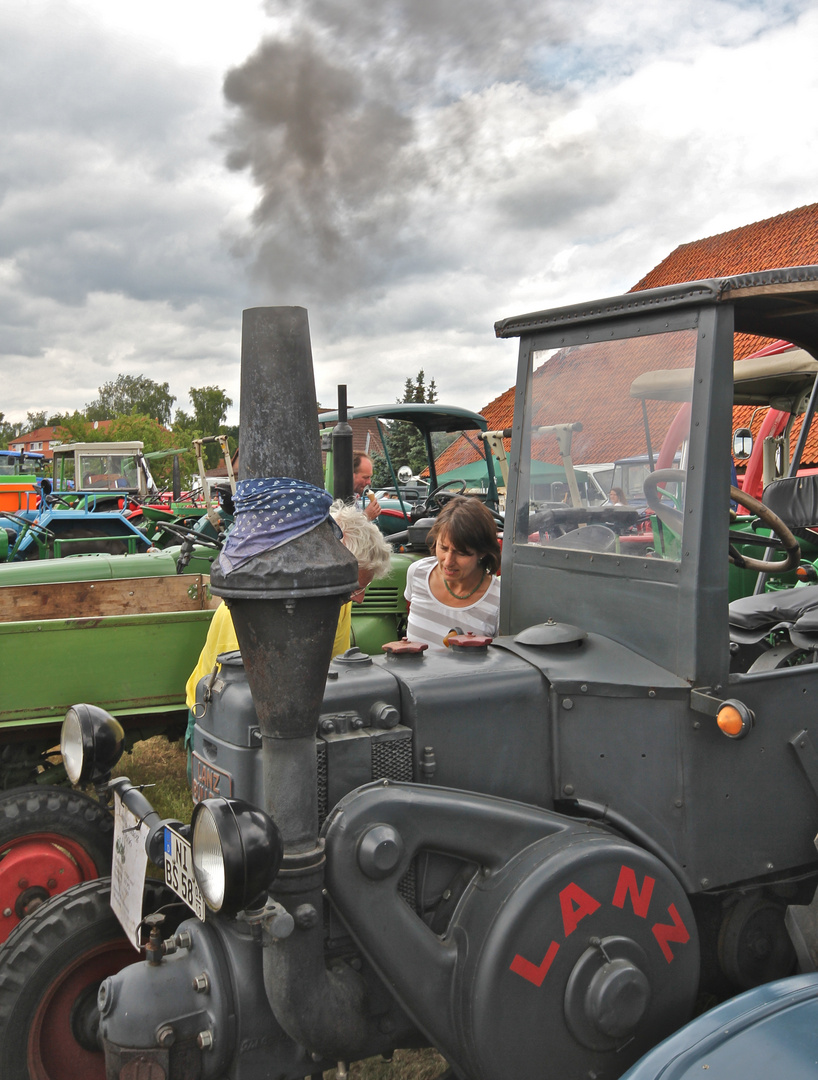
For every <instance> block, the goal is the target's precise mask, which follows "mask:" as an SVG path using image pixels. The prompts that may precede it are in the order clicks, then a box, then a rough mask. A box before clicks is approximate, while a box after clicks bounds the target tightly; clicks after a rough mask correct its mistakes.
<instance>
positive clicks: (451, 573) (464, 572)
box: [435, 532, 482, 585]
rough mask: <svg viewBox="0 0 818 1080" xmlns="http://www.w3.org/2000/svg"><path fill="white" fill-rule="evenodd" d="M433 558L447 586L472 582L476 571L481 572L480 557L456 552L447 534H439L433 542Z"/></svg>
mask: <svg viewBox="0 0 818 1080" xmlns="http://www.w3.org/2000/svg"><path fill="white" fill-rule="evenodd" d="M435 557H436V558H437V565H438V567H439V568H440V572H441V574H443V578H444V580H445V581H447V582H448V583H449V585H456V584H457V583H458V582H465V581H469V582H472V583H473V582H474V579H475V578H476V576H477V571H478V570H482V567H481V566H480V556H479V555H476V554H475V553H474V552H465V551H458V550H457V549H456V548H455V547H453V546H452V543H451V541H450V540H449V534H448V533H447V532H441V534H440V535H439V536H438V538H437V540H436V542H435Z"/></svg>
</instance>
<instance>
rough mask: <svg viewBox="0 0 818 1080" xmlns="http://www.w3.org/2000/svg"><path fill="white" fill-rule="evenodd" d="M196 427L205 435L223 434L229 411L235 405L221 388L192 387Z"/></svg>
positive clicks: (191, 395)
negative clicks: (223, 425) (222, 430)
mask: <svg viewBox="0 0 818 1080" xmlns="http://www.w3.org/2000/svg"><path fill="white" fill-rule="evenodd" d="M189 393H190V400H191V401H192V402H193V419H194V423H195V426H196V427H197V428H198V429H199V431H201V432H203V433H204V434H205V435H219V434H221V425H222V424H223V423H224V421H225V420H226V419H227V410H228V409H229V408H230V406H231V405H232V404H233V401H232V399H231V398H229V397H228V396H227V394H225V392H224V390H222V388H221V387H220V386H200V387H199V388H198V389H196V387H194V386H191V388H190V391H189Z"/></svg>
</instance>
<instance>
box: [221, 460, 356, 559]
mask: <svg viewBox="0 0 818 1080" xmlns="http://www.w3.org/2000/svg"><path fill="white" fill-rule="evenodd" d="M233 504H234V506H235V508H236V514H235V525H234V526H233V528H232V529H231V530H230V533H229V534H228V536H227V541H226V542H225V545H224V548H223V549H222V553H221V555H220V556H219V565H220V566H221V568H222V571H223V572H224V574H225V575H227V574H229V573H230V572H231V571H233V570H237V569H238V568H239V567H240V566H243V565H244V563H246V562H247V561H248V560H249V559H252V558H253V556H254V555H259V554H260V553H261V552H262V551H272V550H273V549H274V548H277V547H281V546H282V545H283V544H288V543H289V542H290V540H295V538H296V537H298V536H303V535H304V533H308V532H310V531H311V530H312V529H315V528H317V527H318V526H319V525H320V524H321V522H322V521H326V519H327V517H329V508H330V506H331V505H332V497H331V496H330V495H329V494H328V493H327V492H326V491H324V489H323V488H319V487H315V486H314V485H313V484H307V483H305V482H304V481H303V480H291V479H290V478H289V477H287V476H277V477H272V478H267V479H262V480H240V481H239V482H238V484H237V485H236V494H235V495H234V497H233ZM336 528H337V526H336Z"/></svg>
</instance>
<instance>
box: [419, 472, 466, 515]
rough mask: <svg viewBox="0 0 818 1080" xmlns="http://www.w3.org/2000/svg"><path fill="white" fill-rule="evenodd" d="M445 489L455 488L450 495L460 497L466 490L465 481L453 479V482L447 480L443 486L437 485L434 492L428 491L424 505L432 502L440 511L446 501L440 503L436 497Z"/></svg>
mask: <svg viewBox="0 0 818 1080" xmlns="http://www.w3.org/2000/svg"><path fill="white" fill-rule="evenodd" d="M446 488H456V490H455V491H453V492H452V495H462V494H463V492H464V491H465V490H466V481H465V480H459V479H457V478H455V479H454V480H447V481H446V483H445V484H439V485H438V486H437V487H436V488H435V489H434V491H430V492H429V494H428V495H427V496H426V505H427V506H428V505H429V504H430V503H432V502H433V503H434V504H435V505H436V506H437V508H438V509H439V510H442V509H443V507H444V505H445V503H446V500H445V499H444V500H443V501H442V502H441V500H440V499H439V498H438V496H439V495H440V493H441V492H443V491H445V490H446Z"/></svg>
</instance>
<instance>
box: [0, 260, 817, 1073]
mask: <svg viewBox="0 0 818 1080" xmlns="http://www.w3.org/2000/svg"><path fill="white" fill-rule="evenodd" d="M243 333H244V338H243V354H242V381H243V388H242V396H241V402H242V417H241V438H242V447H241V470H242V479H249V478H254V477H296V478H299V479H303V480H305V481H308V482H309V483H312V484H316V485H318V484H320V479H321V474H320V459H319V457H318V450H317V445H318V444H317V439H316V437H315V432H314V431H313V430H309V427H310V425H309V423H308V422H307V418H309V417H311V416H313V415H314V410H313V402H314V390H313V382H312V374H311V359H310V347H309V335H308V330H307V324H306V316H305V312H304V311H303V310H302V309H298V308H286V309H254V310H250V311H247V312H245V315H244V330H243ZM497 333H498V334H499V335H500V336H501V337H518V338H519V339H520V354H519V368H518V377H517V395H516V400H515V408H514V428H513V437H512V452H511V462H510V469H509V484H508V496H507V512H506V528H505V537H504V544H503V566H502V605H501V635H500V636H499V637H498V638H496V639H495V640H494V641H491V642H490V641H488V640H486V639H480V638H475V637H469V636H466V635H459V636H458V635H455V637H454V638H453V639H452V645H451V647H450V648H449V649H448V650H434V649H431V648H430V649H425V648H423V647H422V646H418V645H413V644H412V643H409V642H399V643H395V644H394V645H392V646H390V647H388V648H387V651H386V653H385V655H383V656H379V657H370V656H367V655H365V654H363V653H361V652H360V651H356V650H351V651H350V652H349V653H347V654H345V655H344V656H342V657H340V658H339V659H337V660H334V661H332V663H330V662H329V657H330V652H331V644H332V639H333V633H334V628H335V622H336V619H337V614H338V610H339V606H340V604H341V603H342V602H343V601H344V600H345V599H346V598H347V597H348V596H349V595H350V593H351V592H352V591H353V590H354V589H355V587H356V584H357V578H356V567H355V565H354V560H352V559H351V557H350V556H349V554H348V553H347V552H346V550H345V549H344V548H343V546H341V545H340V544H339V543H338V542H337V540H336V539H335V537H334V535H333V533H332V530H331V527H330V525H329V523H327V522H325V523H323V524H322V525H320V526H318V527H317V528H315V529H313V530H312V531H310V532H307V533H305V534H304V535H302V536H300V537H299V538H298V539H295V540H292V541H291V542H290V543H288V544H285V545H283V546H281V547H278V548H274V549H272V550H263V551H261V552H259V553H258V554H255V555H254V556H253V557H252V558H251V559H249V561H247V562H246V563H244V564H243V565H241V566H240V567H238V568H237V569H235V570H232V571H230V572H229V573H225V572H224V570H223V569H220V568H219V567H218V566H217V565H216V564H214V567H213V571H212V573H211V583H212V588H213V591H214V592H215V593H217V594H219V595H221V596H224V597H225V598H226V600H227V602H228V604H229V605H230V608H231V612H232V614H233V618H234V622H235V625H236V629H237V635H238V639H239V643H240V646H241V656H240V658H239V657H238V656H237V655H236V654H232V655H230V656H228V657H226V658H225V660H224V662H223V664H222V667H221V670H220V672H219V673H218V676H217V678H215V679H211V680H208V682H209V685H208V686H207V687H206V693H207V698H206V700H205V697H204V693H205V689H204V688H203V686H202V684H200V693H201V694H202V701H203V703H205V704H206V705H207V709H206V710H205V715H204V717H203V718H202V719H201V721H200V723H199V726H198V728H197V732H196V736H195V747H196V752H197V754H198V755H199V756H200V758H201V761H202V762H203V763H205V765H206V766H207V767H209V769H210V773H209V774H208V775H207V776H205V777H204V779H203V781H202V783H203V786H204V787H205V788H208V787H209V789H210V790H211V791H212V792H214V793H215V792H218V794H212V795H211V797H208V798H204V799H203V800H202V801H200V802H199V803H198V804H197V806H196V808H195V810H194V813H193V820H192V822H191V825H190V827H189V828H188V827H186V826H183V825H181V824H180V823H178V822H163V821H160V820H159V819H158V815H157V814H156V813H155V812H154V811H153V810H152V808H151V806H150V804H149V802H148V800H147V798H146V797H145V795H144V794H143V793H142V792H140V791H138V790H136V789H134V788H133V787H131V785H130V784H129V782H128V781H127V780H126V779H125V778H122V777H120V778H117V779H114V780H111V781H107V775H110V770H111V769H112V768H113V766H114V764H115V762H116V760H117V759H118V758H117V755H118V753H119V750H120V737H119V733H118V731H117V725H116V723H115V722H114V721H112V720H111V718H109V717H107V716H106V715H105V714H104V713H102V711H101V710H99V709H94V708H91V707H88V706H83V705H78V706H76V707H75V708H74V709H72V710H70V711H69V713H68V716H67V717H66V721H65V724H64V727H63V743H62V745H63V753H64V757H65V761H66V767H67V769H68V772H69V775H70V776H71V777H72V779H75V780H82V781H85V780H88V779H94V780H95V781H96V782H97V783H99V784H100V786H102V785H103V784H105V783H106V782H107V784H108V789H109V790H110V791H112V792H113V793H114V794H115V801H116V806H117V820H118V827H117V833H116V839H115V858H114V876H113V885H112V884H111V882H110V881H91V882H86V883H85V884H83V885H80V886H78V887H77V888H76V889H74V890H69V891H68V892H66V893H63V894H62V895H60V896H58V897H55V898H54V899H53V900H50V901H48V902H47V903H45V904H44V905H43V906H42V907H41V908H39V909H38V910H37V911H36V912H34V914H33V915H32V916H30V917H29V918H28V919H27V920H25V921H24V922H23V923H21V925H20V926H19V927H17V929H16V930H15V931H14V933H13V934H12V936H11V937H10V939H9V940H8V942H7V943H6V945H5V946H4V947H3V949H2V951H0V1075H2V1077H3V1080H24V1078H26V1077H29V1076H31V1077H35V1078H37V1080H77V1078H79V1077H82V1078H95V1077H100V1078H101V1077H107V1078H109V1080H114V1078H118V1080H134V1078H137V1077H150V1078H151V1080H158V1078H162V1080H187V1078H200V1080H220V1078H229V1080H261V1078H269V1077H275V1078H277V1080H296V1078H297V1077H303V1076H307V1075H315V1074H317V1073H320V1072H321V1071H322V1070H325V1069H328V1068H331V1067H338V1068H339V1073H340V1075H343V1074H344V1072H345V1070H346V1068H347V1066H348V1064H349V1063H350V1062H352V1061H356V1060H359V1059H362V1058H366V1057H370V1056H373V1055H377V1054H384V1055H387V1056H389V1055H390V1054H391V1053H392V1052H393V1051H394V1050H395V1049H396V1048H400V1047H414V1046H426V1045H432V1046H435V1047H436V1048H437V1049H438V1050H439V1051H440V1052H441V1054H442V1055H443V1056H444V1057H445V1058H446V1060H447V1061H448V1062H449V1064H450V1066H451V1069H452V1072H453V1074H454V1075H456V1076H458V1077H460V1078H462V1080H467V1078H468V1080H505V1078H510V1077H512V1076H513V1077H515V1078H522V1080H535V1078H536V1080H542V1078H555V1080H556V1078H560V1080H562V1078H565V1077H569V1078H572V1080H573V1078H577V1080H579V1078H588V1080H591V1078H595V1080H602V1078H605V1080H613V1078H615V1077H619V1076H620V1075H621V1074H622V1073H623V1072H624V1071H625V1070H626V1069H627V1068H628V1067H629V1066H630V1065H631V1064H632V1063H633V1062H634V1061H635V1060H636V1059H637V1058H638V1057H639V1056H640V1055H641V1054H642V1053H644V1052H645V1051H646V1050H647V1049H649V1048H650V1047H651V1046H653V1045H655V1044H656V1043H657V1042H658V1041H659V1040H661V1039H662V1038H664V1037H665V1036H667V1035H668V1034H669V1033H671V1032H672V1031H674V1030H675V1029H677V1028H678V1027H680V1026H681V1025H682V1024H683V1023H684V1022H685V1021H686V1020H687V1019H688V1018H689V1016H690V1015H691V1013H692V1011H693V1010H694V1008H695V1007H696V1005H697V1001H700V1000H701V995H702V993H705V994H709V993H712V994H715V995H718V996H721V997H726V996H729V995H730V994H731V993H735V992H736V991H738V990H739V989H743V988H746V987H748V986H751V985H754V984H756V983H759V982H763V981H765V980H769V979H773V978H776V977H778V976H782V975H785V974H787V973H788V972H789V971H790V970H791V969H792V968H793V966H794V964H795V952H794V950H793V947H792V945H791V944H790V940H789V938H788V935H787V931H786V929H785V921H784V920H785V912H786V910H787V907H788V905H796V906H803V905H806V904H808V903H809V901H810V898H811V897H812V895H813V893H814V891H815V886H816V882H817V881H818V858H816V850H815V846H814V843H813V838H814V836H815V834H816V831H818V757H816V744H815V743H814V742H813V734H814V733H813V732H812V719H813V716H814V714H815V710H816V700H817V699H818V665H816V663H815V649H814V639H813V638H810V627H809V625H808V622H809V620H808V615H809V607H810V601H811V600H812V597H813V595H818V590H815V592H814V593H813V589H814V587H813V586H810V585H806V586H803V587H796V588H793V589H791V590H789V591H779V592H777V593H766V594H760V595H758V596H757V597H744V598H743V599H742V600H741V601H738V603H740V604H742V605H744V607H743V608H742V619H744V621H745V622H746V621H747V620H748V619H750V616H751V614H752V612H750V608H751V607H752V605H753V603H754V602H755V601H757V602H758V609H757V610H756V614H755V616H754V617H755V625H756V626H758V625H761V624H762V623H763V621H764V619H767V620H768V630H767V632H766V634H764V635H762V636H761V637H760V638H759V640H757V641H755V642H754V643H753V645H752V651H751V654H748V651H747V650H748V646H747V644H746V642H738V641H733V642H732V643H731V618H730V614H729V605H728V560H729V559H730V560H733V562H736V563H738V564H742V563H743V564H744V566H745V567H748V566H749V568H750V569H755V570H758V568H759V567H758V564H760V566H761V567H762V570H763V572H765V573H773V574H776V575H779V574H781V573H784V572H788V571H790V570H792V569H794V568H795V567H796V566H797V564H798V559H799V552H798V544H797V543H796V542H795V540H794V538H793V532H792V530H791V529H790V528H789V527H788V525H787V524H786V522H785V521H784V520H782V518H783V516H784V515H783V514H781V513H778V514H774V513H772V512H771V511H770V510H769V508H768V507H766V506H762V507H761V510H760V511H759V513H760V514H761V516H762V520H763V522H765V523H766V525H767V526H768V527H767V528H766V529H761V530H760V532H759V535H758V536H757V537H754V538H753V544H754V545H755V548H753V549H751V548H750V544H748V543H747V541H746V533H745V534H740V535H741V539H739V540H735V541H731V540H730V537H729V532H730V520H729V518H730V515H729V508H730V502H731V499H732V500H737V501H741V502H745V503H747V504H748V505H749V507H750V508H751V511H752V512H753V513H755V512H756V510H757V508H758V506H759V505H760V504H755V503H754V502H752V501H750V500H748V499H747V497H746V496H744V495H743V493H742V492H738V491H736V489H733V490H732V492H731V486H730V473H731V459H730V441H731V421H732V409H733V340H734V334H737V333H741V334H752V335H762V336H765V337H768V338H782V339H786V340H788V341H791V342H794V343H796V344H797V345H798V346H800V347H801V348H803V349H805V350H806V351H807V352H809V353H811V354H813V355H818V267H801V268H789V269H784V270H774V271H766V272H763V273H757V274H751V275H743V276H739V277H735V278H731V279H721V280H714V281H702V282H694V283H688V284H684V285H679V286H673V287H668V288H662V289H656V290H651V291H646V292H641V293H633V294H627V295H625V296H621V297H616V298H614V299H610V300H603V301H598V302H595V303H588V304H581V305H575V306H571V307H566V308H562V309H559V310H554V311H545V312H538V313H535V314H531V315H525V316H520V317H518V318H513V319H507V320H505V321H503V322H501V323H498V324H497ZM736 368H737V370H738V369H739V368H740V362H739V363H738V364H737V365H736ZM273 387H274V388H275V391H274V392H273V390H272V388H273ZM784 396H786V394H785V395H784ZM568 430H570V432H571V437H572V439H573V450H572V452H573V455H574V456H575V457H576V458H577V460H580V461H584V462H594V461H600V462H604V461H610V460H617V459H619V458H623V457H626V456H635V455H639V454H647V455H648V457H649V459H650V460H651V463H652V466H653V468H652V470H651V474H652V480H651V482H650V483H646V484H645V493H646V498H647V503H648V509H647V511H645V510H644V508H639V509H638V510H637V509H635V508H633V507H629V506H627V505H621V504H616V505H613V504H608V505H606V504H602V505H600V504H599V503H595V504H594V505H583V504H582V500H581V499H577V498H574V499H572V500H571V501H568V502H562V501H559V502H556V501H554V500H552V499H551V498H550V497H549V492H548V491H546V490H545V485H544V484H543V482H542V476H543V471H544V470H543V465H544V464H547V463H548V462H549V461H551V462H554V461H557V460H559V458H558V456H557V454H558V447H557V442H558V441H559V439H560V438H565V435H566V431H568ZM269 431H276V432H279V433H281V437H280V439H279V440H277V441H276V443H275V445H273V444H271V442H270V440H269V439H268V438H267V433H268V432H269ZM612 432H613V433H614V434H615V435H616V437H617V439H618V442H616V444H615V445H614V444H613V443H612V440H611V433H612ZM811 484H812V481H811V480H810V478H809V477H807V478H802V477H795V476H793V477H792V478H791V488H792V491H791V495H792V499H791V501H792V503H793V505H794V506H796V507H797V509H798V510H799V515H796V516H798V517H799V520H800V519H801V518H803V516H804V512H805V510H804V508H805V507H806V506H807V504H808V502H809V498H808V496H809V492H810V491H811V490H812V488H811V487H810V485H811ZM799 485H800V486H799ZM782 503H783V500H782V499H781V497H780V493H779V502H778V504H777V505H779V506H782ZM816 505H818V503H816ZM811 524H812V525H818V521H813V522H812V523H811ZM802 525H803V522H802V523H801V524H800V525H798V526H797V528H801V527H802ZM770 528H771V529H772V531H773V532H774V533H776V534H777V535H778V536H779V537H780V542H779V541H776V539H775V537H772V536H770ZM731 545H732V546H731ZM742 545H743V546H742ZM776 546H778V547H780V548H783V549H784V550H783V560H778V561H776V557H775V554H772V555H770V554H769V552H767V553H766V554H765V551H766V549H768V548H772V549H774V548H775V547H776ZM759 548H760V551H759V550H758V549H759ZM751 550H752V551H754V552H755V554H753V555H752V557H753V558H754V559H755V560H756V562H755V563H752V562H748V555H749V554H750V553H751ZM759 554H764V558H763V559H762V558H758V557H757V556H758V555H759ZM782 563H783V566H782ZM771 564H774V565H771ZM799 593H800V594H802V596H803V607H802V608H800V609H799V608H798V603H800V601H798V602H796V601H797V594H799ZM785 596H786V597H796V600H792V599H790V600H789V606H787V605H786V604H784V602H783V600H782V597H785ZM770 597H773V599H774V600H775V603H776V604H778V605H779V606H778V607H777V608H776V609H775V610H774V611H771V610H770V608H771V601H770ZM765 605H766V606H765ZM785 608H786V618H785V617H784V616H783V615H782V611H784V609H785ZM805 620H806V622H805ZM751 621H752V620H751ZM784 645H785V646H786V647H785V648H782V646H784ZM106 774H107V775H106ZM134 851H137V852H140V853H141V855H142V857H144V854H145V853H147V854H149V855H150V857H151V858H152V859H153V861H154V862H157V863H164V869H165V879H166V882H167V883H168V885H169V886H170V888H171V889H172V890H173V891H174V893H179V894H180V895H182V896H183V897H184V899H185V900H186V901H187V902H188V903H189V904H190V905H191V906H192V907H193V909H194V910H195V911H196V912H197V914H198V917H193V916H190V917H184V915H183V914H180V908H179V907H178V906H177V907H169V906H168V899H169V896H170V897H171V898H172V896H173V894H169V893H168V892H167V890H166V891H165V893H163V891H162V887H161V886H157V885H154V886H150V887H149V889H148V892H147V894H146V900H145V905H146V906H145V912H144V914H145V919H144V926H143V930H144V933H143V938H144V936H145V934H147V936H148V941H147V945H146V946H145V958H144V959H138V958H137V955H136V954H135V953H134V951H133V949H132V948H131V946H130V945H129V944H128V942H127V940H126V938H125V937H124V936H123V931H122V929H120V927H119V924H118V922H117V919H116V918H115V917H114V915H113V914H112V913H111V910H110V908H109V906H108V899H109V895H113V897H114V901H115V902H116V904H117V912H118V914H119V917H120V918H121V919H122V920H123V922H125V923H128V920H127V910H128V902H129V899H130V895H131V894H129V890H128V889H127V888H126V886H127V885H128V884H129V883H130V885H131V887H132V886H133V885H134V884H137V885H139V884H140V883H141V879H140V873H144V863H143V864H142V870H141V871H140V872H136V871H135V870H134V869H133V867H134V866H135V865H136V860H135V858H134V855H133V853H134ZM131 892H132V890H131ZM159 908H161V910H158V909H159ZM138 922H139V915H137V916H136V917H135V918H133V917H131V921H130V923H128V934H129V936H131V937H133V938H136V937H137V936H138V933H139V928H138V925H137V924H138ZM802 929H803V935H805V936H806V937H808V936H809V930H808V928H802ZM803 952H804V950H803V948H802V949H801V950H800V952H799V955H802V954H803Z"/></svg>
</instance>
